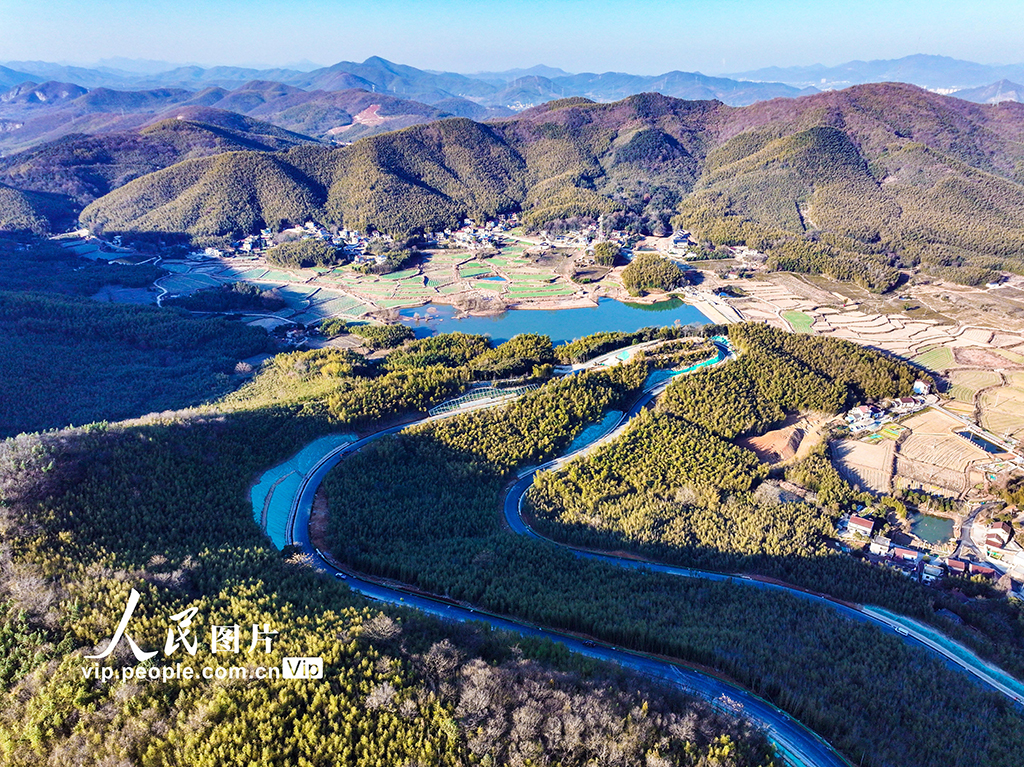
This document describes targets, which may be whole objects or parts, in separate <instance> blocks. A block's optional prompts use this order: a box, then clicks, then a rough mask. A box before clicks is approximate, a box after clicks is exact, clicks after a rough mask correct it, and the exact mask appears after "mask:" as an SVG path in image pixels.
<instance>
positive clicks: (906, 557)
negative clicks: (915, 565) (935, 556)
mask: <svg viewBox="0 0 1024 767" xmlns="http://www.w3.org/2000/svg"><path fill="white" fill-rule="evenodd" d="M891 553H892V557H893V559H899V560H902V561H904V562H916V561H917V558H918V557H919V556H920V554H921V552H919V551H918V550H917V549H908V548H906V547H904V546H893V547H892V552H891Z"/></svg>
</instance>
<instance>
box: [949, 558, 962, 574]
mask: <svg viewBox="0 0 1024 767" xmlns="http://www.w3.org/2000/svg"><path fill="white" fill-rule="evenodd" d="M946 568H947V569H948V570H949V574H950V575H966V574H967V563H966V562H964V561H963V560H960V559H947V560H946Z"/></svg>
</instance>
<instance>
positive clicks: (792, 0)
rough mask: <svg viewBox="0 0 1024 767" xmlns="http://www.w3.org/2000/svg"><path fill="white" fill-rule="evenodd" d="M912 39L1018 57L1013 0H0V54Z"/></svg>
mask: <svg viewBox="0 0 1024 767" xmlns="http://www.w3.org/2000/svg"><path fill="white" fill-rule="evenodd" d="M912 53H934V54H940V55H946V56H952V57H955V58H963V59H968V60H972V61H979V62H982V63H1018V62H1022V61H1024V13H1021V0H991V1H990V2H979V1H978V0H962V1H961V2H947V1H946V0H932V1H931V2H925V1H924V0H906V1H905V2H899V1H898V0H889V1H888V2H882V1H881V0H856V1H853V0H850V1H844V0H833V2H823V1H822V0H818V1H817V2H810V1H809V0H774V2H766V1H765V0H706V1H704V2H695V1H693V0H675V1H671V0H670V1H667V2H654V1H652V0H633V2H623V1H622V0H589V1H585V0H548V1H547V2H535V0H519V1H518V2H508V1H507V0H479V1H478V2H467V1H466V0H449V1H448V2H411V1H410V0H364V1H363V2H359V3H350V2H328V1H327V0H290V1H289V2H280V0H279V1H278V2H268V1H267V0H251V1H249V2H244V1H242V0H176V1H175V2H171V1H170V0H130V1H129V0H75V1H74V2H72V1H71V0H44V1H43V2H42V3H40V2H39V0H31V1H30V0H0V61H10V60H25V59H41V60H46V61H70V62H74V63H90V62H95V61H97V60H100V59H103V58H108V57H113V56H124V57H128V58H146V59H159V60H165V61H171V62H196V63H199V64H203V65H209V64H228V65H254V64H258V65H275V66H276V65H283V64H288V63H290V62H294V61H299V60H303V59H308V60H312V61H314V62H318V63H320V64H332V63H334V62H337V61H342V60H355V61H362V60H363V59H365V58H366V57H368V56H372V55H379V56H383V57H385V58H388V59H391V60H393V61H398V62H401V63H406V64H411V65H413V66H417V67H421V68H424V69H445V70H452V71H459V72H475V71H481V70H497V69H508V68H513V67H528V66H532V65H534V64H539V63H543V64H548V65H550V66H557V67H562V68H563V69H567V70H569V71H576V72H579V71H602V72H603V71H609V70H614V71H629V72H634V73H638V74H656V73H660V72H664V71H668V70H672V69H680V70H684V71H694V70H699V71H702V72H705V73H709V74H717V73H722V72H736V71H741V70H745V69H752V68H756V67H762V66H770V65H779V66H789V65H794V64H813V63H824V64H838V63H842V62H844V61H848V60H850V59H876V58H898V57H901V56H905V55H908V54H912Z"/></svg>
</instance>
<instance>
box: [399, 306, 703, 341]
mask: <svg viewBox="0 0 1024 767" xmlns="http://www.w3.org/2000/svg"><path fill="white" fill-rule="evenodd" d="M399 314H400V316H399V320H400V321H401V322H402V324H404V325H408V326H409V327H410V328H412V329H413V331H415V333H416V336H417V338H424V337H426V336H432V335H435V334H437V333H456V332H459V333H472V334H476V335H487V336H490V337H491V338H492V339H493V340H494V341H495V342H496V343H500V342H502V341H507V340H508V339H510V338H512V336H516V335H519V334H520V333H540V334H542V335H546V336H549V337H550V338H551V341H552V343H554V344H555V345H556V346H557V345H558V344H564V343H568V342H569V341H572V340H573V339H576V338H582V337H583V336H586V335H590V334H591V333H602V332H609V331H620V332H626V333H632V332H634V331H637V330H639V329H640V328H646V327H651V326H652V325H659V326H665V325H707V324H708V323H709V320H708V318H707V317H705V316H704V315H703V314H702V313H701V312H700V311H699V310H698V309H696V308H694V307H693V306H690V305H689V304H687V303H686V302H684V301H683V300H681V299H679V298H672V299H669V300H668V301H661V302H659V303H655V304H627V303H620V302H618V301H614V300H612V299H610V298H602V299H600V300H599V301H598V305H597V306H586V307H578V308H573V309H511V310H509V311H507V312H503V313H501V314H495V315H489V316H486V317H472V316H470V317H461V318H457V319H456V318H455V309H454V308H453V307H451V306H444V305H432V304H428V305H426V306H417V307H415V308H412V309H403V310H402V311H401V312H400V313H399Z"/></svg>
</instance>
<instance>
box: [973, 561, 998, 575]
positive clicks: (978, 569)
mask: <svg viewBox="0 0 1024 767" xmlns="http://www.w3.org/2000/svg"><path fill="white" fill-rule="evenodd" d="M969 571H970V573H971V575H982V576H984V577H986V578H995V577H996V570H995V568H994V567H986V566H985V565H979V564H978V563H977V562H971V564H970V568H969Z"/></svg>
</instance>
